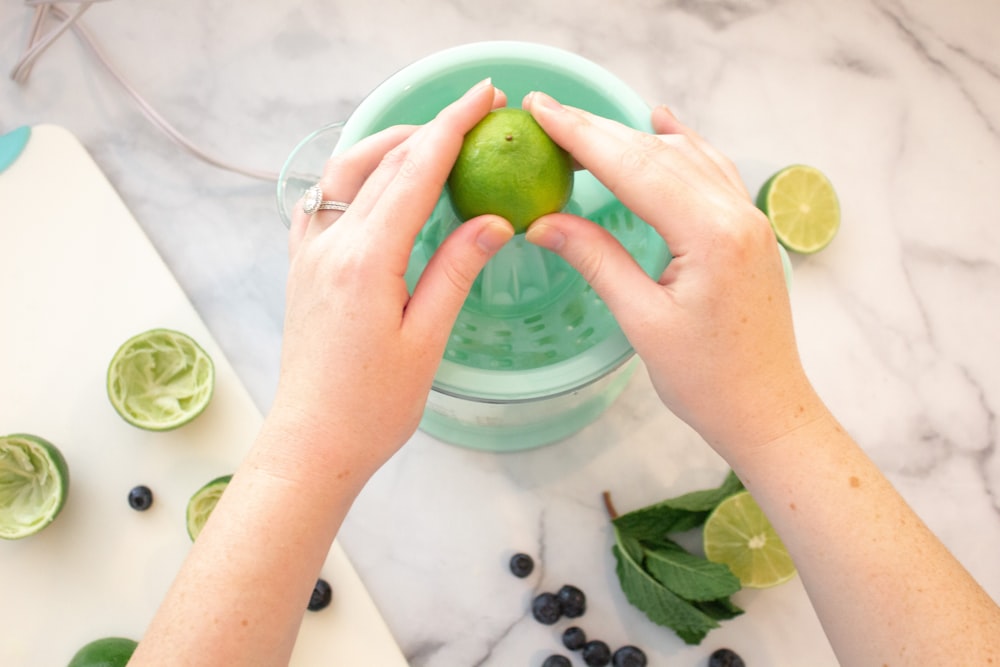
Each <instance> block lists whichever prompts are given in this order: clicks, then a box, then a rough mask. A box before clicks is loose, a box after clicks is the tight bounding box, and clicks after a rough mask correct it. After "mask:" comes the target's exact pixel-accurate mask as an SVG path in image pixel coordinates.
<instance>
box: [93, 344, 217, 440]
mask: <svg viewBox="0 0 1000 667" xmlns="http://www.w3.org/2000/svg"><path fill="white" fill-rule="evenodd" d="M214 389H215V366H214V365H213V364H212V360H211V358H210V357H209V356H208V355H207V354H206V353H205V351H204V350H203V349H201V347H200V346H199V345H198V344H197V343H196V342H194V340H192V339H191V337H190V336H187V335H186V334H183V333H180V332H179V331H171V330H169V329H152V330H150V331H146V332H143V333H141V334H139V335H137V336H133V337H132V338H130V339H128V340H127V341H125V342H124V343H123V344H122V346H121V347H119V348H118V351H117V352H115V356H114V357H113V358H112V359H111V363H110V364H109V365H108V398H109V399H111V405H113V406H114V408H115V410H117V411H118V414H119V415H121V416H122V418H123V419H124V420H125V421H127V422H128V423H130V424H133V425H134V426H138V427H139V428H144V429H147V430H149V431H167V430H170V429H173V428H177V427H178V426H183V425H184V424H186V423H188V422H189V421H191V420H192V419H194V418H195V417H197V416H198V415H200V414H201V413H202V411H203V410H204V409H205V406H207V405H208V402H209V400H211V398H212V391H213V390H214Z"/></svg>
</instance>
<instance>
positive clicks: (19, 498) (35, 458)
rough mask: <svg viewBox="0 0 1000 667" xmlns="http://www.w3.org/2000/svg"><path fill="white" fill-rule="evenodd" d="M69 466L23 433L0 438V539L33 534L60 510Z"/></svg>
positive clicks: (50, 446)
mask: <svg viewBox="0 0 1000 667" xmlns="http://www.w3.org/2000/svg"><path fill="white" fill-rule="evenodd" d="M68 492H69V466H67V465H66V459H65V458H63V455H62V453H61V452H60V451H59V449H58V448H57V447H56V446H55V445H53V444H52V443H51V442H49V441H47V440H44V439H42V438H39V437H38V436H36V435H28V434H27V433H15V434H13V435H6V436H3V437H0V538H3V539H5V540H17V539H20V538H22V537H27V536H28V535H34V534H35V533H37V532H38V531H40V530H41V529H43V528H45V527H46V526H47V525H49V524H50V523H52V521H53V519H55V518H56V516H57V515H58V514H59V512H60V511H61V510H62V508H63V505H64V504H65V503H66V494H67V493H68Z"/></svg>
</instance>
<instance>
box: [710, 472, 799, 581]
mask: <svg viewBox="0 0 1000 667" xmlns="http://www.w3.org/2000/svg"><path fill="white" fill-rule="evenodd" d="M702 537H703V539H704V546H705V557H706V558H708V560H710V561H713V562H716V563H723V564H724V565H726V566H727V567H729V569H730V570H732V572H733V574H735V575H736V576H737V577H739V580H740V584H742V585H743V586H745V587H747V588H770V587H771V586H777V585H778V584H781V583H784V582H786V581H788V580H789V579H791V578H792V577H794V576H795V564H794V563H792V557H791V556H789V555H788V550H787V549H785V545H784V543H783V542H782V541H781V538H780V537H778V534H777V533H776V532H775V530H774V528H773V527H772V526H771V522H770V521H768V519H767V517H766V516H764V512H763V511H762V510H761V509H760V506H759V505H757V501H755V500H754V499H753V496H751V495H750V492H749V491H741V492H739V493H735V494H733V495H731V496H729V497H728V498H726V499H725V500H723V501H722V502H721V503H719V504H718V506H717V507H716V508H715V509H714V510H712V513H711V514H710V515H709V516H708V519H707V520H706V521H705V528H704V531H703V534H702Z"/></svg>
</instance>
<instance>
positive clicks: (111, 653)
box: [69, 637, 139, 667]
mask: <svg viewBox="0 0 1000 667" xmlns="http://www.w3.org/2000/svg"><path fill="white" fill-rule="evenodd" d="M138 645H139V644H138V642H136V641H135V640H134V639H127V638H125V637H101V638H100V639H95V640H94V641H92V642H90V643H89V644H86V645H84V646H83V647H82V648H81V649H80V650H79V651H77V652H76V653H75V654H74V655H73V658H72V659H71V660H70V661H69V667H125V665H127V664H128V661H129V660H130V659H131V658H132V654H133V653H135V649H136V647H137V646H138Z"/></svg>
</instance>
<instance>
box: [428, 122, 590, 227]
mask: <svg viewBox="0 0 1000 667" xmlns="http://www.w3.org/2000/svg"><path fill="white" fill-rule="evenodd" d="M448 191H449V194H450V196H451V203H452V206H453V207H454V209H455V213H457V214H458V217H459V218H461V219H462V220H463V221H464V220H468V219H470V218H474V217H476V216H477V215H483V214H486V213H492V214H494V215H499V216H501V217H504V218H506V219H507V220H508V221H509V222H510V223H511V224H512V225H513V226H514V231H515V232H517V233H519V234H520V233H521V232H524V231H525V230H526V229H527V228H528V225H530V224H531V223H532V222H534V221H535V220H536V219H538V218H540V217H541V216H543V215H546V214H548V213H556V212H558V211H561V210H562V209H563V207H565V206H566V204H567V202H569V198H570V195H571V194H572V192H573V159H572V158H571V157H570V155H569V153H567V152H566V151H565V150H563V149H562V148H561V147H560V146H559V145H558V144H556V143H555V142H554V141H552V139H551V138H550V137H549V135H547V134H546V133H545V131H544V130H543V129H542V128H541V126H540V125H539V124H538V123H537V122H536V121H535V119H534V118H533V117H532V116H531V114H530V113H528V112H527V111H524V110H523V109H514V108H506V107H505V108H502V109H495V110H493V111H491V112H490V113H489V114H487V115H486V117H485V118H483V120H481V121H480V122H479V123H478V124H477V125H476V126H475V127H473V128H472V129H471V130H469V132H468V133H467V134H466V135H465V140H464V141H463V143H462V149H461V151H460V152H459V154H458V159H457V160H456V161H455V166H454V167H453V168H452V170H451V174H450V175H449V177H448Z"/></svg>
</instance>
